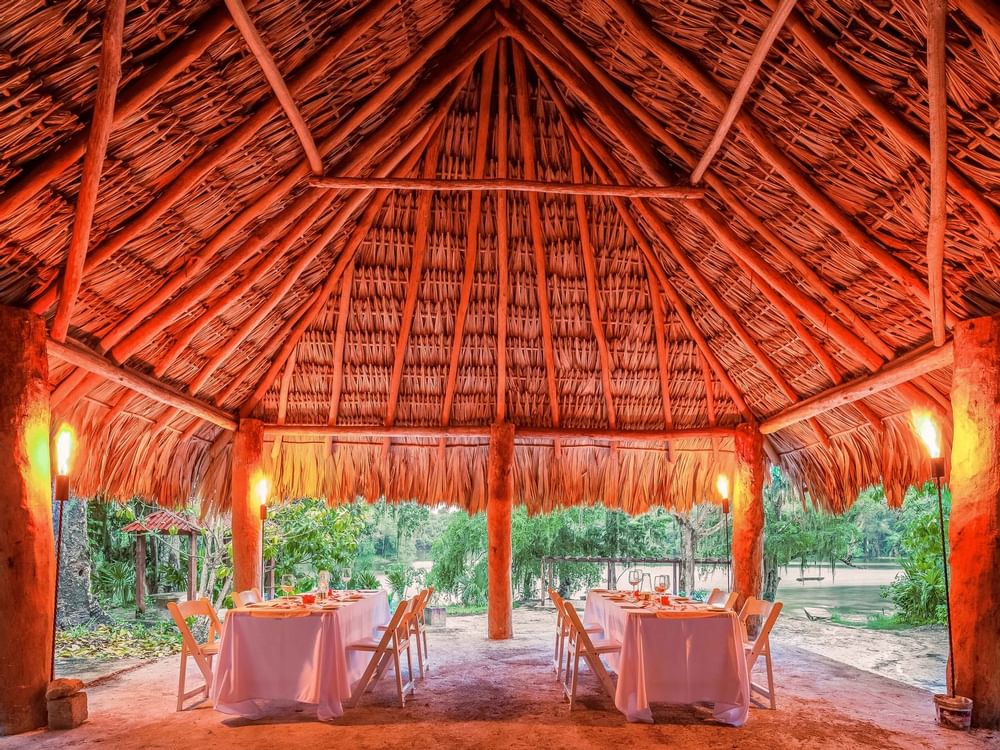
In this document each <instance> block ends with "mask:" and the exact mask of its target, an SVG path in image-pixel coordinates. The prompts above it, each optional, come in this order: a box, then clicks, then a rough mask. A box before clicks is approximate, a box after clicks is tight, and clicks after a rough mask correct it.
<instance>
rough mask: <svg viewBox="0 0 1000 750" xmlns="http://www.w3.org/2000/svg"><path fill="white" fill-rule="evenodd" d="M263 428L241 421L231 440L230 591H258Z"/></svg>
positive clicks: (250, 420)
mask: <svg viewBox="0 0 1000 750" xmlns="http://www.w3.org/2000/svg"><path fill="white" fill-rule="evenodd" d="M263 455H264V425H263V423H262V422H261V421H260V420H258V419H243V420H241V421H240V426H239V428H238V429H237V430H236V434H235V435H234V437H233V463H232V480H231V483H230V491H231V493H232V511H231V517H232V527H233V591H246V590H247V589H252V588H258V587H260V585H261V583H260V575H261V569H260V566H261V560H260V555H261V543H262V542H261V538H260V532H261V520H260V499H259V498H258V497H257V496H256V493H255V492H254V487H255V486H256V484H257V482H258V481H259V480H260V479H262V478H264V469H263V463H262V462H263Z"/></svg>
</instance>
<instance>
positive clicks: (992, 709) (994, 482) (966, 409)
mask: <svg viewBox="0 0 1000 750" xmlns="http://www.w3.org/2000/svg"><path fill="white" fill-rule="evenodd" d="M954 336H955V366H954V368H955V369H954V374H953V376H952V390H951V406H952V413H953V416H954V438H953V441H952V448H951V481H950V486H951V497H952V501H951V528H950V532H949V533H950V544H949V546H950V547H951V620H952V631H953V634H954V637H953V641H954V643H955V653H954V654H952V668H953V669H954V670H955V690H956V692H957V693H958V694H959V695H964V696H966V697H967V698H972V700H973V709H972V723H973V726H978V727H992V728H994V729H998V728H1000V318H976V319H974V320H969V321H965V322H963V323H959V324H958V325H957V326H956V327H955V332H954Z"/></svg>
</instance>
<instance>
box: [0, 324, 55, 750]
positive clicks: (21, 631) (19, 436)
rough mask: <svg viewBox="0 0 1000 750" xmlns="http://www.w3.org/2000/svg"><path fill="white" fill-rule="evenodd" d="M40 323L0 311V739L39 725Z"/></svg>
mask: <svg viewBox="0 0 1000 750" xmlns="http://www.w3.org/2000/svg"><path fill="white" fill-rule="evenodd" d="M45 340H46V332H45V323H44V322H43V321H42V319H41V318H39V317H38V316H37V315H33V314H31V313H28V312H26V311H24V310H17V309H14V308H10V307H2V306H0V612H2V614H0V736H2V735H8V734H17V733H18V732H25V731H28V730H29V729H35V728H37V727H41V726H45V724H46V707H45V688H46V685H47V684H48V681H49V673H50V670H51V666H52V661H51V660H52V620H53V617H54V616H55V613H54V611H53V599H54V597H55V580H56V579H55V541H54V540H53V535H52V515H51V514H52V483H51V463H50V461H51V459H50V457H49V455H50V453H49V445H50V444H49V434H50V433H49V385H48V376H49V367H48V355H47V353H46V349H45Z"/></svg>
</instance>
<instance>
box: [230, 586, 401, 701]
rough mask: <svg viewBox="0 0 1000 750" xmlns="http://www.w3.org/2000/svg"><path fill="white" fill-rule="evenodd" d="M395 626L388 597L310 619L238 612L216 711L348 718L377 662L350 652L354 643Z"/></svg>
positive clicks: (373, 598)
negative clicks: (299, 709)
mask: <svg viewBox="0 0 1000 750" xmlns="http://www.w3.org/2000/svg"><path fill="white" fill-rule="evenodd" d="M388 619H389V602H388V599H387V598H386V595H385V592H384V591H381V592H378V593H376V594H369V595H366V596H365V598H364V599H362V600H361V601H357V602H352V603H350V604H348V605H347V606H344V607H341V608H340V609H338V610H335V611H332V612H314V613H312V614H310V615H308V616H306V617H292V618H280V619H272V618H266V617H255V616H254V615H252V614H251V613H250V612H249V611H248V610H232V611H230V612H229V615H228V616H227V617H226V622H225V624H224V625H223V628H222V642H221V646H220V649H219V656H218V661H217V662H216V668H215V679H214V682H213V685H212V700H213V701H214V703H215V708H216V709H217V710H219V711H223V712H225V713H229V714H237V715H239V716H243V717H245V718H249V719H258V718H261V717H263V716H265V715H267V714H268V713H271V712H273V711H276V710H279V709H282V708H287V707H290V706H296V705H299V704H308V705H310V706H314V707H315V708H316V715H317V717H318V718H319V719H321V720H324V721H326V720H330V719H335V718H337V717H338V716H342V715H343V714H344V705H343V704H344V703H345V702H346V701H347V700H348V698H349V697H350V695H351V688H352V687H353V686H354V683H356V682H357V681H358V680H359V679H360V678H361V675H362V674H363V673H364V671H365V667H366V666H367V665H368V662H369V660H370V659H371V654H370V653H365V652H361V651H351V652H348V651H347V644H349V643H353V642H355V641H359V640H362V639H364V638H372V637H376V638H377V637H379V635H380V634H379V633H377V631H376V628H377V627H378V626H379V625H384V624H385V622H386V621H387V620H388Z"/></svg>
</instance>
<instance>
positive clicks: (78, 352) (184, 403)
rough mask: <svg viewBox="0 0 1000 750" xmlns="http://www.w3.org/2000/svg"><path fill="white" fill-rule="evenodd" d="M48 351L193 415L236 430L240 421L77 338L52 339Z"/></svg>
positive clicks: (72, 363) (54, 355)
mask: <svg viewBox="0 0 1000 750" xmlns="http://www.w3.org/2000/svg"><path fill="white" fill-rule="evenodd" d="M48 350H49V354H50V355H51V356H53V357H57V358H59V359H61V360H62V361H63V362H66V363H68V364H71V365H75V366H76V367H79V368H81V369H84V370H87V371H88V372H92V373H95V374H97V375H100V376H101V377H102V378H104V379H105V380H110V381H111V382H113V383H117V384H118V385H120V386H124V387H125V388H129V389H131V390H133V391H135V392H136V393H139V394H142V395H143V396H146V397H147V398H150V399H152V400H153V401H156V402H158V403H161V404H166V405H167V406H171V407H174V408H176V409H179V410H180V411H184V412H187V413H188V414H193V415H194V416H196V417H199V418H201V419H204V420H205V421H207V422H211V423H212V424H214V425H218V426H219V427H222V428H223V429H226V430H235V429H236V420H235V419H234V418H233V417H232V416H230V415H229V414H227V413H226V412H224V411H222V410H221V409H217V408H216V407H214V406H211V405H209V404H206V403H205V402H203V401H199V400H198V399H195V398H192V397H190V396H188V395H185V394H183V393H181V392H180V391H178V390H176V389H174V388H171V387H170V386H168V385H166V384H164V383H161V382H160V381H158V380H156V379H154V378H151V377H149V376H148V375H144V374H143V373H140V372H135V371H134V370H128V369H126V368H124V367H121V366H120V365H116V364H115V363H114V362H111V361H109V360H107V359H105V358H104V357H102V356H101V355H100V354H98V353H97V352H94V351H91V350H90V349H87V348H86V347H84V346H83V345H82V344H78V343H77V342H75V341H67V342H66V343H62V342H59V341H56V340H55V339H49V341H48Z"/></svg>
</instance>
